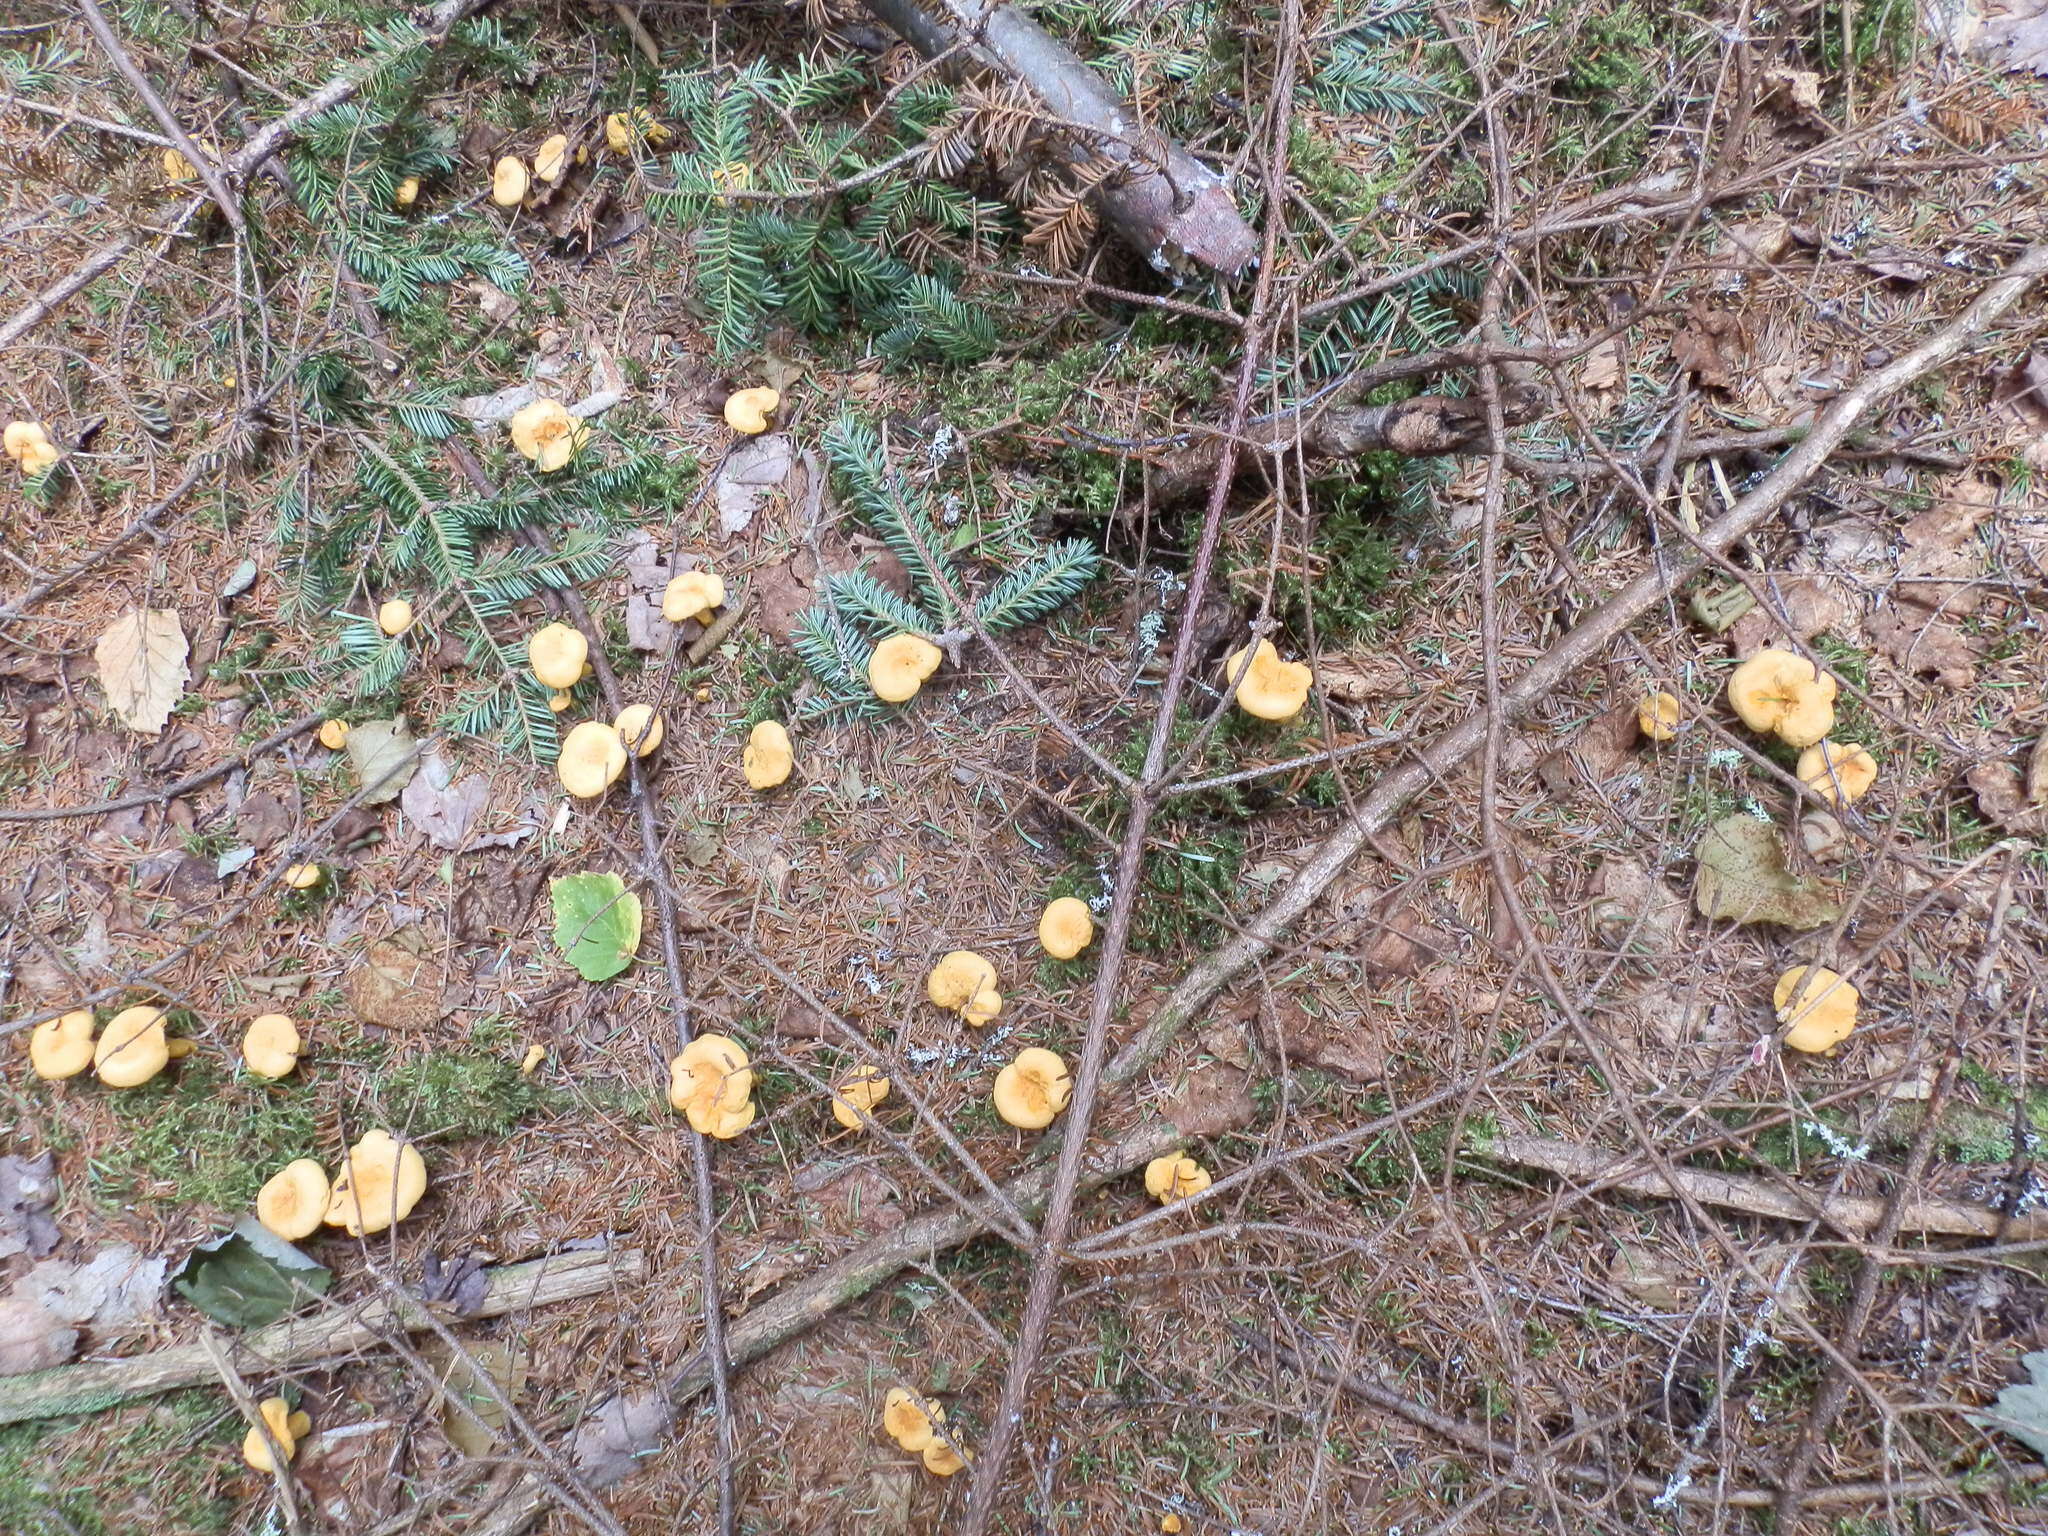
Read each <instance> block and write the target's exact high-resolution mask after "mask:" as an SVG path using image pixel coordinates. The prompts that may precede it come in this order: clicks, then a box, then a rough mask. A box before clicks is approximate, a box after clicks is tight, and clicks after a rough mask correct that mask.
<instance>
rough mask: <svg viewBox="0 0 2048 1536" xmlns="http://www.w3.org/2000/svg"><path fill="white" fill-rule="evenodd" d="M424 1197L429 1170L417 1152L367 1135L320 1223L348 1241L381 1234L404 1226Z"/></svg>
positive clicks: (389, 1138) (353, 1150)
mask: <svg viewBox="0 0 2048 1536" xmlns="http://www.w3.org/2000/svg"><path fill="white" fill-rule="evenodd" d="M426 1192H427V1164H426V1160H425V1159H424V1158H422V1157H421V1156H420V1154H419V1149H418V1148H417V1147H415V1146H414V1145H413V1144H412V1143H411V1142H409V1141H400V1140H399V1139H398V1138H397V1137H396V1136H393V1135H392V1134H391V1133H390V1132H389V1131H383V1130H377V1131H365V1132H364V1133H363V1135H362V1139H361V1140H359V1141H358V1142H357V1143H356V1144H355V1145H354V1146H352V1147H350V1148H349V1149H348V1161H347V1162H346V1163H344V1164H343V1165H342V1169H341V1176H340V1177H339V1178H337V1179H336V1180H335V1181H334V1186H333V1188H332V1189H331V1190H330V1191H329V1193H328V1197H327V1212H326V1215H325V1216H324V1218H323V1219H324V1220H325V1221H326V1223H327V1225H329V1226H330V1227H343V1228H346V1229H347V1231H348V1235H349V1236H350V1237H364V1236H367V1235H368V1234H370V1233H372V1232H382V1231H383V1230H384V1229H385V1228H386V1227H389V1226H390V1225H392V1224H393V1223H394V1222H400V1221H403V1220H405V1218H406V1217H408V1216H410V1215H411V1214H412V1208H413V1207H414V1206H416V1205H418V1204H419V1203H420V1196H422V1195H424V1194H425V1193H426Z"/></svg>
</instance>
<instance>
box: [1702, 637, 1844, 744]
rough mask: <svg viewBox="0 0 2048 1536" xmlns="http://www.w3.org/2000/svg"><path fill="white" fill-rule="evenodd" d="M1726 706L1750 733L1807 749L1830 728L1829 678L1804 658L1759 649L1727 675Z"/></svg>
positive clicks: (1832, 719) (1832, 693)
mask: <svg viewBox="0 0 2048 1536" xmlns="http://www.w3.org/2000/svg"><path fill="white" fill-rule="evenodd" d="M1728 702H1729V704H1730V705H1732V706H1733V707H1734V710H1735V713H1736V714H1738V715H1740V716H1741V717H1742V723H1743V724H1744V725H1746V726H1748V727H1749V728H1750V729H1751V730H1752V731H1760V732H1762V733H1763V734H1765V735H1775V736H1776V737H1777V738H1778V739H1779V740H1780V741H1783V742H1785V743H1786V744H1787V745H1789V746H1794V747H1810V746H1812V745H1813V744H1814V743H1815V742H1817V741H1819V740H1820V739H1821V737H1823V736H1825V735H1827V733H1828V732H1829V731H1831V730H1833V729H1834V726H1835V680H1834V678H1833V677H1831V676H1829V675H1828V674H1827V673H1825V672H1823V671H1821V670H1820V669H1819V668H1818V667H1816V666H1815V665H1814V664H1813V663H1812V662H1810V661H1808V660H1807V659H1806V658H1805V657H1804V656H1799V655H1795V654H1794V653H1793V652H1791V651H1780V650H1775V649H1772V650H1762V651H1758V652H1757V653H1756V654H1755V655H1754V656H1752V657H1750V658H1749V660H1747V661H1745V662H1744V663H1743V664H1742V665H1741V666H1739V667H1737V668H1736V669H1735V670H1734V671H1733V672H1732V673H1730V674H1729V677H1728Z"/></svg>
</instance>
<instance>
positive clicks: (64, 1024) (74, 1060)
mask: <svg viewBox="0 0 2048 1536" xmlns="http://www.w3.org/2000/svg"><path fill="white" fill-rule="evenodd" d="M93 1022H94V1021H93V1016H92V1010H91V1009H90V1008H74V1009H72V1011H71V1012H69V1013H67V1014H64V1015H62V1016H61V1017H59V1018H54V1019H45V1020H44V1021H43V1022H42V1023H40V1024H38V1025H37V1026H36V1027H35V1032H34V1033H33V1034H31V1035H30V1036H29V1037H28V1064H29V1066H30V1067H31V1068H32V1069H33V1070H34V1072H35V1074H36V1076H37V1077H40V1078H43V1079H45V1080H46V1081H52V1082H54V1081H55V1080H57V1079H58V1078H63V1077H76V1076H78V1074H79V1073H81V1072H83V1071H84V1070H85V1069H86V1068H87V1067H89V1066H91V1065H92V1058H93V1049H92V1031H93Z"/></svg>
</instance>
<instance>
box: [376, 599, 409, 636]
mask: <svg viewBox="0 0 2048 1536" xmlns="http://www.w3.org/2000/svg"><path fill="white" fill-rule="evenodd" d="M377 627H378V628H379V629H381V630H383V631H384V633H385V634H387V635H402V634H404V633H405V632H406V631H407V630H408V629H411V628H412V604H411V603H409V602H407V601H406V600H405V599H404V598H402V597H394V598H392V599H391V600H390V601H389V602H387V603H383V604H381V605H379V607H378V609H377Z"/></svg>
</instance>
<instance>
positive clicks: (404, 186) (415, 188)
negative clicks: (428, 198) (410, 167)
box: [391, 176, 420, 208]
mask: <svg viewBox="0 0 2048 1536" xmlns="http://www.w3.org/2000/svg"><path fill="white" fill-rule="evenodd" d="M419 200H420V179H419V177H417V176H408V177H406V178H405V180H403V181H401V182H400V183H399V184H398V190H397V191H396V192H393V193H392V194H391V201H392V202H393V203H395V204H397V205H398V206H399V207H400V208H410V207H411V206H412V205H413V204H414V203H416V202H418V201H419Z"/></svg>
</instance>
